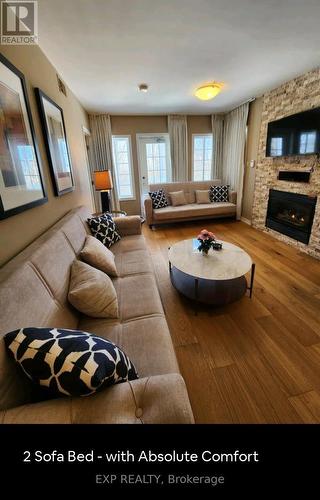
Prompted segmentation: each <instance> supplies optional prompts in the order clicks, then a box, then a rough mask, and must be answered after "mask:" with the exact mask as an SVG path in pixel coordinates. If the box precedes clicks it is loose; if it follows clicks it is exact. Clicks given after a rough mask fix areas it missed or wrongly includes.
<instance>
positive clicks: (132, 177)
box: [112, 134, 137, 202]
mask: <svg viewBox="0 0 320 500" xmlns="http://www.w3.org/2000/svg"><path fill="white" fill-rule="evenodd" d="M114 139H127V140H128V146H129V150H128V154H129V163H130V164H129V171H130V178H131V189H132V196H125V197H121V196H120V182H119V173H118V167H117V162H116V152H115V144H114ZM112 156H113V164H114V170H115V176H116V180H117V191H118V198H119V201H120V202H121V201H134V200H136V199H137V197H136V184H135V175H134V167H133V159H132V142H131V135H130V134H129V135H124V134H112Z"/></svg>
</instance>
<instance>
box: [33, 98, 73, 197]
mask: <svg viewBox="0 0 320 500" xmlns="http://www.w3.org/2000/svg"><path fill="white" fill-rule="evenodd" d="M35 92H36V97H37V101H38V106H39V112H40V118H41V122H42V128H43V133H44V139H45V143H46V148H47V154H48V160H49V166H50V171H51V177H52V182H53V187H54V192H55V195H56V196H61V195H62V194H65V193H69V192H70V191H73V190H74V179H73V173H72V166H71V157H70V151H69V146H68V142H67V136H66V128H65V124H64V118H63V111H62V108H60V106H58V104H56V103H55V102H54V101H53V100H52V99H50V97H48V96H47V95H46V94H45V93H44V92H42V90H40V89H35Z"/></svg>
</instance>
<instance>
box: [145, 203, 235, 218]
mask: <svg viewBox="0 0 320 500" xmlns="http://www.w3.org/2000/svg"><path fill="white" fill-rule="evenodd" d="M235 212H236V205H235V204H234V203H229V202H228V203H206V204H205V203H204V204H201V205H198V204H197V203H192V204H189V205H182V206H179V207H171V206H170V207H166V208H160V209H158V210H154V213H153V217H154V220H155V221H165V220H171V219H188V218H190V217H205V216H208V217H210V216H214V215H230V214H234V213H235Z"/></svg>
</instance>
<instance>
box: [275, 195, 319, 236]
mask: <svg viewBox="0 0 320 500" xmlns="http://www.w3.org/2000/svg"><path fill="white" fill-rule="evenodd" d="M316 203H317V198H316V197H315V196H307V195H304V194H298V193H288V192H286V191H278V190H276V189H270V191H269V201H268V209H267V218H266V227H269V228H270V229H273V230H274V231H277V232H278V233H281V234H285V235H287V236H289V237H290V238H293V239H294V240H297V241H302V243H307V244H308V243H309V239H310V234H311V230H312V224H313V218H314V210H315V207H316Z"/></svg>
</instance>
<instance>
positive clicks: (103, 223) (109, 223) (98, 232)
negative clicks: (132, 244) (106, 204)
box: [87, 213, 121, 248]
mask: <svg viewBox="0 0 320 500" xmlns="http://www.w3.org/2000/svg"><path fill="white" fill-rule="evenodd" d="M87 222H88V225H89V227H90V230H91V233H92V234H93V236H95V238H98V240H100V241H101V243H103V244H104V245H105V246H106V247H108V248H109V247H111V245H113V244H114V243H116V242H117V241H119V240H120V239H121V236H120V234H119V233H118V232H117V231H116V225H115V222H114V220H113V218H112V217H111V215H110V214H107V213H105V214H102V215H100V216H98V217H91V218H90V219H87Z"/></svg>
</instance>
